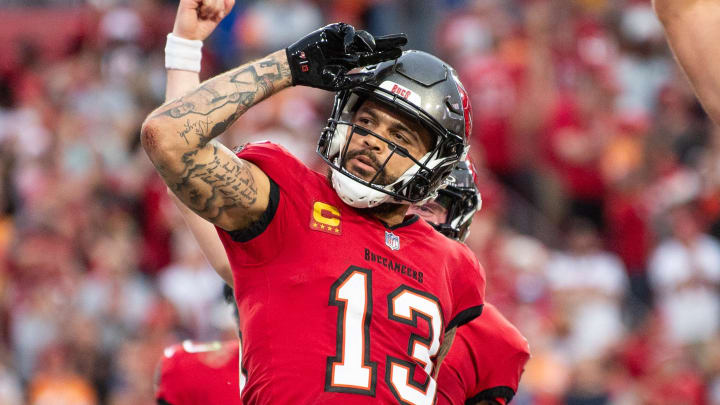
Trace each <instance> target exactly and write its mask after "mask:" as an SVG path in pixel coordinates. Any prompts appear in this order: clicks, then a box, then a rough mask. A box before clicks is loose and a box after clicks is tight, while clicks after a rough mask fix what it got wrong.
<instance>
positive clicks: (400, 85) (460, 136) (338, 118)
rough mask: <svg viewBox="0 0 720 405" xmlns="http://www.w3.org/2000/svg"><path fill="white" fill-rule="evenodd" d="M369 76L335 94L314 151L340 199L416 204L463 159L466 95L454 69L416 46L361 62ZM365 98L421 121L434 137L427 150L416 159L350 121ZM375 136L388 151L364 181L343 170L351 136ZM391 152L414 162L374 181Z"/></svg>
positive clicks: (468, 123) (353, 203) (467, 130)
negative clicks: (388, 58) (382, 58)
mask: <svg viewBox="0 0 720 405" xmlns="http://www.w3.org/2000/svg"><path fill="white" fill-rule="evenodd" d="M362 72H365V73H370V74H371V75H372V77H371V79H370V80H368V81H367V82H365V83H363V84H361V85H359V86H358V87H355V88H352V89H350V90H344V91H340V92H338V93H337V94H336V95H335V103H334V106H333V110H332V115H331V116H330V118H329V119H328V124H327V127H325V129H324V130H323V132H322V134H321V136H320V140H319V142H318V148H317V151H318V153H319V154H320V156H322V158H323V160H325V161H326V162H327V163H328V164H329V165H330V167H331V168H332V169H333V171H332V184H333V187H334V188H335V191H336V192H337V193H338V195H339V196H340V197H341V198H342V199H343V201H345V203H347V204H349V205H351V206H354V207H358V208H367V207H374V206H377V205H379V204H381V203H384V202H387V201H393V202H407V203H418V202H421V201H425V200H427V199H429V198H433V197H434V196H435V195H436V194H435V193H436V190H437V189H438V187H440V186H441V185H442V181H443V179H444V178H445V177H446V176H447V175H448V174H449V173H450V171H451V170H452V168H453V167H454V166H455V164H456V163H457V162H458V161H461V160H463V159H464V158H465V156H466V154H467V148H468V145H469V134H470V133H471V130H472V121H471V114H472V111H471V108H470V100H469V98H468V96H467V93H466V92H465V89H464V88H463V85H462V84H461V83H460V80H459V79H458V77H457V73H456V72H455V70H454V69H453V68H452V67H450V66H449V65H448V64H446V63H445V62H443V61H442V60H440V59H438V58H436V57H435V56H432V55H430V54H428V53H425V52H421V51H405V52H404V53H403V54H402V56H400V57H399V58H398V59H396V60H394V61H387V62H382V63H380V64H378V65H374V66H368V67H365V68H364V69H363V70H362ZM365 100H372V101H374V102H378V103H382V104H384V105H387V106H389V107H391V108H393V109H394V110H396V111H399V112H400V113H402V114H404V115H405V116H407V117H409V118H410V119H412V120H413V121H416V122H419V123H421V124H422V125H423V126H424V127H425V128H426V129H427V130H428V131H429V133H430V134H431V135H432V136H433V137H434V140H433V142H434V143H433V144H432V147H431V150H430V151H429V152H428V153H427V154H426V155H425V156H422V157H421V158H420V159H415V158H413V157H412V156H411V155H410V154H409V153H408V152H407V150H406V149H404V148H403V147H401V146H398V145H396V144H395V143H393V142H392V141H390V140H388V139H386V138H384V137H382V136H380V135H377V134H375V133H373V132H372V131H369V130H367V129H365V128H362V127H361V126H359V125H357V124H353V123H352V118H353V114H354V112H355V111H357V109H358V108H359V107H360V104H362V102H364V101H365ZM356 134H358V135H359V136H374V137H376V138H378V139H380V140H381V141H383V142H386V143H387V144H388V148H389V150H390V151H391V153H390V155H389V156H388V158H387V159H386V160H385V162H383V164H382V165H381V166H380V169H379V170H378V172H377V174H376V175H375V177H374V178H373V179H371V180H369V181H367V180H364V179H362V178H359V177H357V176H354V175H353V174H352V173H350V172H348V171H347V170H345V169H344V168H343V167H342V165H343V163H342V162H343V156H344V155H345V153H346V152H347V148H348V144H349V143H350V139H351V138H352V136H355V135H356ZM394 154H398V155H401V156H403V157H407V158H409V159H411V160H412V161H413V162H414V165H413V166H411V167H410V168H409V169H408V170H407V171H406V172H405V173H403V174H402V175H401V176H400V177H399V178H398V179H397V180H396V181H394V182H393V183H391V184H386V185H383V184H379V183H377V182H375V180H376V179H377V178H378V177H379V175H380V173H381V171H382V170H383V168H384V167H385V165H386V164H387V162H388V161H389V160H390V159H391V158H392V156H393V155H394Z"/></svg>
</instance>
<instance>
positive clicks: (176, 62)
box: [165, 33, 203, 72]
mask: <svg viewBox="0 0 720 405" xmlns="http://www.w3.org/2000/svg"><path fill="white" fill-rule="evenodd" d="M202 46H203V43H202V41H199V40H190V39H185V38H180V37H178V36H175V35H173V34H172V33H169V34H168V35H167V43H166V44H165V68H166V69H177V70H189V71H191V72H200V61H201V60H202Z"/></svg>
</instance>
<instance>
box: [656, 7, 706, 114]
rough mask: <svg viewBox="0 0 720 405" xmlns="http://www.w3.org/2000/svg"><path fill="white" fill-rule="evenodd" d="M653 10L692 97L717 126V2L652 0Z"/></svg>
mask: <svg viewBox="0 0 720 405" xmlns="http://www.w3.org/2000/svg"><path fill="white" fill-rule="evenodd" d="M653 6H654V7H655V12H656V13H657V15H658V17H659V18H660V21H661V22H662V24H663V26H664V27H665V33H666V35H667V38H668V42H669V43H670V47H671V48H672V50H673V53H674V54H675V57H676V58H677V60H678V62H679V63H680V65H681V66H682V68H683V70H684V71H685V73H686V74H687V76H688V78H689V79H690V82H691V83H692V85H693V87H694V89H695V94H697V96H698V98H699V99H700V102H701V103H702V105H703V107H704V108H705V111H707V113H708V114H709V115H710V117H711V118H712V119H713V121H715V123H717V124H720V42H718V38H720V0H653Z"/></svg>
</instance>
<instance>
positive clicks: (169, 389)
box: [155, 284, 245, 405]
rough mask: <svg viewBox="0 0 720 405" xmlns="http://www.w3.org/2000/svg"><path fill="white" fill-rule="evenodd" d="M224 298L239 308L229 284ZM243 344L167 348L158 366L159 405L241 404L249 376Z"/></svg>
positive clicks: (190, 343) (192, 344)
mask: <svg viewBox="0 0 720 405" xmlns="http://www.w3.org/2000/svg"><path fill="white" fill-rule="evenodd" d="M223 295H224V297H225V301H226V302H227V303H228V304H230V305H232V306H233V308H234V316H235V320H236V321H237V307H236V306H235V297H234V296H233V290H232V288H231V287H230V286H228V285H227V284H226V285H225V287H224V290H223ZM240 359H241V356H240V341H239V340H238V339H232V340H228V341H223V342H219V341H216V342H209V343H196V342H193V341H191V340H186V341H184V342H182V343H181V344H176V345H173V346H170V347H168V348H166V349H165V351H164V353H163V357H162V358H161V360H160V364H159V365H158V370H157V373H156V381H155V400H156V401H157V404H158V405H200V404H207V405H221V404H222V405H225V404H239V403H240V392H241V390H242V386H243V384H244V380H245V376H244V375H242V374H241V373H240V367H241V366H240Z"/></svg>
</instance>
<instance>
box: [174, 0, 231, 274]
mask: <svg viewBox="0 0 720 405" xmlns="http://www.w3.org/2000/svg"><path fill="white" fill-rule="evenodd" d="M233 3H234V0H225V2H224V4H211V5H209V6H206V9H205V10H204V12H205V13H207V14H214V15H216V16H217V17H216V18H215V19H213V20H210V19H208V20H205V21H198V20H197V18H193V17H195V16H196V15H197V13H198V10H197V8H191V7H192V6H197V3H195V4H193V3H191V4H186V3H180V5H179V7H178V13H177V15H176V16H175V25H174V26H173V32H172V33H173V35H175V36H176V37H178V38H182V39H185V40H199V41H203V40H205V38H207V36H208V35H210V33H211V32H212V30H213V29H214V28H215V26H216V25H217V23H219V22H220V20H221V19H222V17H224V16H225V15H226V14H227V13H229V12H230V9H231V8H232V6H233ZM217 7H224V10H221V9H216V8H217ZM171 65H172V64H171ZM166 73H167V76H166V82H165V101H166V102H167V101H170V100H172V99H174V98H177V97H180V96H184V95H185V94H187V93H189V92H191V91H192V90H194V89H195V88H197V87H198V85H199V84H200V74H199V72H196V71H194V70H184V69H179V68H168V69H167V72H166ZM169 194H170V197H171V199H172V201H173V202H174V203H175V205H176V206H177V208H178V210H179V211H180V214H181V215H182V217H183V219H184V221H185V224H186V225H187V227H188V228H189V229H190V232H191V233H192V235H193V237H194V238H195V241H196V242H197V244H198V246H199V247H200V249H201V250H202V252H203V253H204V254H205V257H206V258H207V260H208V262H209V263H210V265H211V266H212V267H213V269H214V270H215V272H217V274H218V275H219V276H220V277H222V279H223V280H224V281H225V282H226V283H227V284H228V285H230V286H233V277H232V271H231V269H230V262H229V260H228V257H227V254H226V253H225V249H224V248H223V246H222V242H221V241H220V238H219V237H218V235H217V232H216V231H215V227H214V226H213V224H211V223H210V222H208V221H206V220H205V219H203V218H202V217H200V216H199V215H197V214H196V213H194V212H193V211H192V210H191V209H190V208H188V207H187V206H186V205H185V204H183V203H182V202H181V201H180V200H179V199H178V198H177V196H176V195H175V194H174V193H172V192H169ZM233 288H234V286H233Z"/></svg>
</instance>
